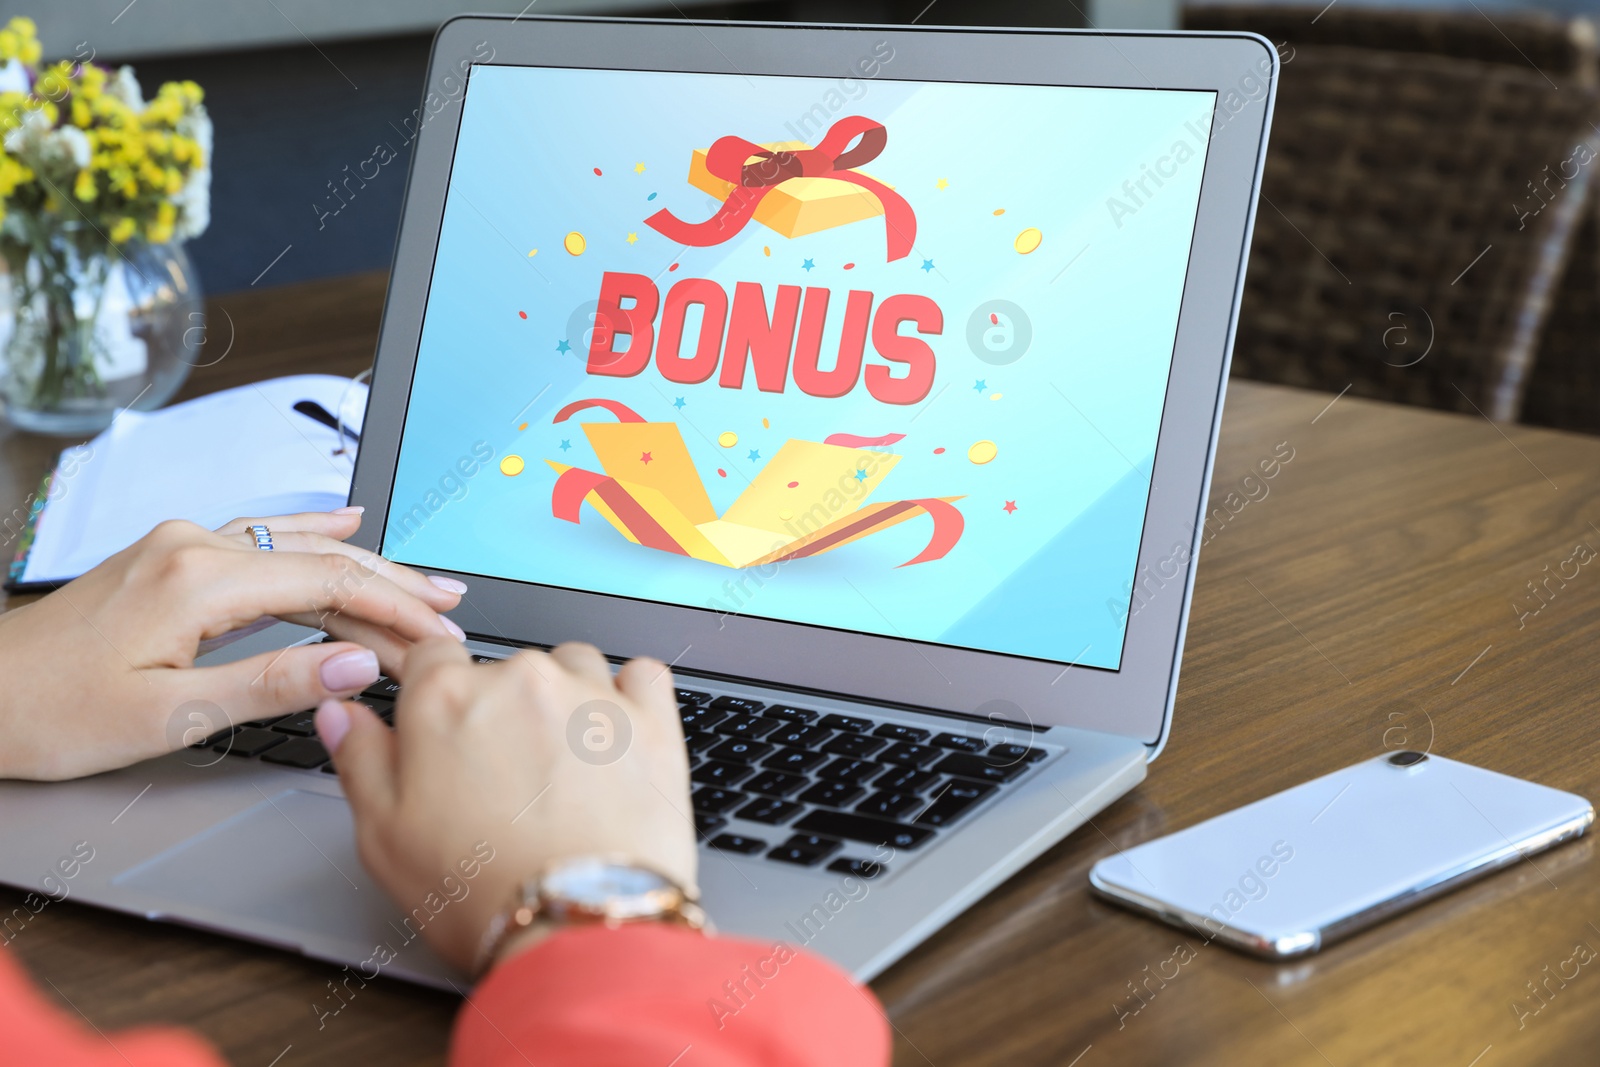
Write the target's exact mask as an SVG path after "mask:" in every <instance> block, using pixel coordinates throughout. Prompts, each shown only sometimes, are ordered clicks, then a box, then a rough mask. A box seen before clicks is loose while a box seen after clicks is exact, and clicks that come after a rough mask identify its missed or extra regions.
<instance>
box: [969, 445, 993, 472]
mask: <svg viewBox="0 0 1600 1067" xmlns="http://www.w3.org/2000/svg"><path fill="white" fill-rule="evenodd" d="M999 452H1000V450H999V449H998V448H996V447H995V446H994V442H993V441H979V442H978V443H977V444H975V445H973V446H972V447H971V448H969V449H967V458H968V459H970V460H972V462H974V463H976V464H978V465H979V466H980V467H981V466H983V464H985V463H988V462H989V461H990V460H992V459H994V457H995V456H996V455H998V454H999Z"/></svg>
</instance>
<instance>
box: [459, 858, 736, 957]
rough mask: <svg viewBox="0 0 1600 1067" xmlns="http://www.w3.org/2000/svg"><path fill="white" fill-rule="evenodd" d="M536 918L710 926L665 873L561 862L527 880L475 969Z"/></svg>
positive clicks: (486, 940)
mask: <svg viewBox="0 0 1600 1067" xmlns="http://www.w3.org/2000/svg"><path fill="white" fill-rule="evenodd" d="M535 922H547V923H555V924H588V923H601V924H603V925H605V926H609V927H613V928H614V927H618V926H622V925H624V924H626V923H636V922H667V923H674V924H676V925H679V926H686V927H688V928H689V929H691V930H704V929H705V928H706V925H707V922H706V913H705V910H704V909H703V908H701V907H700V904H699V901H698V900H697V899H696V898H695V897H694V896H693V895H692V894H690V893H689V891H688V890H686V889H684V888H683V887H682V886H680V885H678V884H677V883H676V882H674V881H672V880H671V879H670V878H668V877H667V876H666V875H664V874H661V873H659V872H658V871H653V870H651V869H650V868H648V867H641V866H639V865H638V864H635V863H630V862H629V861H627V860H626V859H623V858H620V857H614V856H583V857H577V858H572V859H565V860H560V861H558V862H556V863H553V864H551V865H550V866H549V867H547V868H545V870H544V872H543V873H542V874H540V875H539V876H538V877H537V878H534V879H532V880H530V881H527V882H524V883H523V884H522V886H521V887H520V889H519V890H518V892H517V896H516V900H515V901H514V902H513V903H512V904H511V905H510V906H509V907H508V908H506V910H504V911H502V912H501V913H500V914H498V915H496V916H495V917H494V918H493V919H492V920H490V922H489V928H488V929H487V930H485V931H484V932H483V940H482V941H481V942H480V943H479V946H478V954H477V957H476V958H475V960H474V963H473V973H474V974H478V975H481V974H482V973H483V972H484V970H486V969H487V968H488V966H489V964H491V963H493V962H494V958H495V956H496V955H498V954H499V952H500V949H501V948H502V947H503V946H504V945H505V943H506V941H507V940H509V939H510V938H511V937H512V936H513V935H515V934H517V933H519V932H521V931H523V930H526V929H527V928H528V927H530V926H532V925H533V924H534V923H535Z"/></svg>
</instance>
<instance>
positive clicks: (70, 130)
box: [55, 126, 93, 170]
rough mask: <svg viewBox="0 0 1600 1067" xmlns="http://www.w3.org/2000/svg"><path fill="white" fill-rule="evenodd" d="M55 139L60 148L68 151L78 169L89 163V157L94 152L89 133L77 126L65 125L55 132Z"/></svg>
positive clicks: (69, 157) (75, 167)
mask: <svg viewBox="0 0 1600 1067" xmlns="http://www.w3.org/2000/svg"><path fill="white" fill-rule="evenodd" d="M55 140H56V142H57V143H58V147H59V150H60V151H62V152H64V153H66V156H67V158H68V159H70V160H71V161H72V166H73V168H74V169H76V170H82V169H83V168H85V167H87V166H88V165H89V157H90V156H91V155H92V154H93V153H92V152H91V151H90V149H89V135H88V134H86V133H84V132H83V131H82V130H80V129H78V127H76V126H63V127H61V128H60V129H59V130H57V131H56V132H55Z"/></svg>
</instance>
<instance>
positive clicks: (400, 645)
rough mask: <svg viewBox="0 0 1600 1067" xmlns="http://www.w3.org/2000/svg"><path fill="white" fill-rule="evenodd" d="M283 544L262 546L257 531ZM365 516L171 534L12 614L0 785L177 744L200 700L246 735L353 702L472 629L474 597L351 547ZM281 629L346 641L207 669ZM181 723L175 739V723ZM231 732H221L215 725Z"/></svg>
mask: <svg viewBox="0 0 1600 1067" xmlns="http://www.w3.org/2000/svg"><path fill="white" fill-rule="evenodd" d="M258 522H259V523H262V524H264V525H266V526H267V527H268V528H269V529H270V530H271V532H272V538H273V542H274V550H273V551H271V552H265V551H262V550H260V549H258V548H257V547H256V545H255V540H254V538H253V537H252V536H251V535H250V533H249V527H250V526H251V525H252V524H253V523H258ZM360 525H361V512H360V509H358V508H348V509H346V508H341V509H340V510H339V511H336V512H330V513H327V514H321V513H312V514H303V515H288V516H282V517H279V518H271V519H236V520H234V521H233V522H231V523H229V524H228V525H226V526H224V527H222V528H221V529H220V530H217V531H215V532H212V531H209V530H204V529H202V528H200V527H198V526H195V525H193V524H192V523H186V522H167V523H162V524H161V525H160V526H157V527H156V528H155V529H154V530H152V531H151V532H150V533H149V534H147V535H145V536H144V537H143V538H141V539H140V540H138V541H137V542H135V543H134V544H133V545H131V546H130V547H128V548H127V549H124V550H123V551H122V552H119V553H117V554H116V555H115V556H112V557H111V558H110V559H108V560H106V561H105V562H104V563H102V564H100V566H98V567H96V568H94V569H93V570H91V571H90V572H89V573H87V574H85V575H84V576H83V577H81V578H78V579H76V580H75V581H73V582H72V583H70V584H69V585H67V586H65V587H63V588H61V589H58V590H57V591H55V592H54V593H51V594H50V595H49V596H47V597H45V598H43V599H42V600H40V601H39V602H37V603H35V604H29V605H28V606H26V607H23V608H18V609H16V610H13V611H9V612H7V613H5V614H4V615H0V679H4V680H5V686H6V688H5V692H4V693H3V694H0V777H6V778H37V779H59V778H72V777H77V776H79V775H85V774H93V773H95V772H97V771H104V770H110V769H112V768H114V767H121V766H125V765H127V764H130V763H135V762H137V761H139V760H142V759H147V758H149V757H151V756H158V755H161V754H162V753H165V752H168V751H171V750H172V749H174V748H177V747H181V745H182V744H183V743H184V742H185V741H186V740H187V741H191V742H192V741H193V740H195V738H194V737H193V736H189V737H187V738H185V737H184V736H183V731H182V727H183V726H185V725H187V716H186V715H184V714H183V712H182V711H180V709H183V708H184V707H185V705H188V704H191V703H193V702H196V701H204V702H206V703H208V704H210V705H214V706H215V707H216V708H218V709H220V710H221V711H222V712H223V713H224V714H225V715H226V716H227V719H228V720H229V721H231V722H233V723H235V724H237V723H241V722H248V721H249V720H251V719H259V718H266V717H268V716H271V715H281V714H284V713H286V712H291V711H298V710H302V709H305V708H312V707H315V706H316V705H317V704H318V703H319V702H320V701H322V700H324V699H326V698H327V697H329V696H349V695H352V694H354V693H357V692H359V691H360V690H362V689H363V688H365V687H366V686H368V685H370V684H372V683H373V682H374V681H376V680H377V678H378V676H379V672H380V667H381V668H384V669H389V670H395V671H397V670H398V668H399V666H400V663H401V662H402V660H403V658H404V656H405V653H406V650H407V649H408V648H409V647H410V646H411V644H412V643H413V642H415V641H419V640H422V639H424V638H430V637H437V636H440V635H449V636H451V637H455V638H457V639H459V638H460V637H461V636H462V635H461V631H460V629H459V628H458V627H457V626H456V625H455V624H454V623H452V622H450V621H449V620H448V619H446V618H444V617H443V616H442V615H440V614H438V613H439V612H441V611H446V610H449V609H450V608H453V607H455V606H456V605H457V604H458V603H460V600H461V593H462V592H464V591H465V587H463V586H462V585H461V584H460V583H459V582H455V581H453V580H451V579H448V578H435V579H430V578H428V577H426V576H424V575H422V574H420V573H418V572H416V571H413V570H411V569H409V568H407V567H403V566H400V565H399V564H396V563H390V562H389V561H388V560H385V559H383V558H382V557H380V556H377V555H376V554H374V553H371V552H367V551H365V550H363V549H359V548H354V547H352V546H350V545H346V544H344V543H343V539H344V538H346V537H349V536H350V535H351V534H353V533H355V532H356V529H357V527H359V526H360ZM264 616H276V617H277V618H280V619H287V620H289V621H291V622H298V623H302V624H304V625H306V626H314V627H319V628H321V629H324V630H326V631H328V633H329V634H331V635H332V636H334V637H335V638H338V639H339V640H336V641H331V642H327V643H323V644H316V645H306V646H302V647H299V648H291V649H285V650H281V651H277V652H269V653H264V654H262V655H259V656H255V657H252V658H250V659H245V660H240V661H238V662H236V663H230V664H226V665H224V666H219V667H203V668H195V667H194V666H193V664H194V659H195V655H196V650H197V649H198V648H199V647H200V644H201V642H203V641H206V640H209V639H211V638H216V637H220V636H222V635H223V634H226V633H228V632H230V631H233V630H237V629H240V628H241V627H245V626H248V625H250V624H251V623H254V622H256V621H257V620H259V619H261V618H262V617H264ZM174 723H176V724H178V728H177V729H173V728H172V727H171V724H174ZM224 725H226V724H225V723H223V722H217V723H215V726H216V727H217V728H219V729H220V728H221V727H222V726H224Z"/></svg>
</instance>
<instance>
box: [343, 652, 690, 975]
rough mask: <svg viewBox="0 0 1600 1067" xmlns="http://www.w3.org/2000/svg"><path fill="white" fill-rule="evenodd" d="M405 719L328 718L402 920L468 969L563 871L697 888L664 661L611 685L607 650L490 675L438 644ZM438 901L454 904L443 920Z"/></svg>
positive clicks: (398, 714) (420, 666)
mask: <svg viewBox="0 0 1600 1067" xmlns="http://www.w3.org/2000/svg"><path fill="white" fill-rule="evenodd" d="M394 720H395V728H394V729H393V730H392V731H391V730H390V729H389V728H388V727H387V726H385V725H384V724H383V722H382V721H381V720H380V719H378V717H377V716H376V715H374V714H373V713H372V711H371V710H370V709H368V708H366V707H364V706H363V705H360V704H355V703H340V702H338V701H332V700H330V701H327V702H325V703H324V704H323V705H322V706H321V707H320V708H319V709H318V710H317V729H318V732H319V734H320V735H321V737H322V740H323V743H324V744H325V745H327V747H328V749H329V751H330V752H332V753H334V762H335V763H336V764H337V766H338V769H339V778H340V781H341V782H342V783H343V785H344V791H345V795H346V797H348V798H349V801H350V806H351V808H352V810H353V811H354V813H355V822H356V841H357V845H358V847H359V849H360V853H361V860H362V862H363V863H364V864H365V865H366V867H367V869H368V870H369V871H371V872H372V875H373V877H375V878H376V879H377V880H378V882H379V883H380V884H381V885H382V886H383V888H384V889H385V890H386V891H387V892H388V894H389V895H390V896H391V897H392V898H393V899H394V901H395V903H397V904H398V905H399V906H400V908H401V910H402V911H403V912H405V913H407V914H411V913H413V910H414V909H417V908H425V909H426V911H425V912H424V914H431V915H432V918H431V919H430V920H429V921H428V922H427V923H426V925H424V926H423V929H422V934H423V937H424V938H425V939H426V940H427V941H428V943H429V944H430V945H431V946H432V947H433V948H434V950H435V951H436V952H438V954H439V955H440V956H441V957H443V958H444V959H446V960H448V961H449V962H450V963H452V964H454V965H455V966H457V967H459V968H460V969H462V970H463V971H466V970H469V969H470V967H471V966H472V964H473V962H474V959H475V957H476V955H477V952H478V949H479V947H480V944H481V941H482V939H483V935H484V931H485V930H486V929H487V928H488V926H489V923H490V921H491V920H492V919H493V918H494V916H495V915H496V914H498V913H499V912H501V911H503V910H505V909H506V908H507V907H508V906H509V905H510V904H511V903H512V902H513V900H514V898H515V895H516V894H517V892H518V891H519V890H520V888H521V886H522V885H523V883H525V882H527V881H529V880H531V879H533V878H536V877H537V876H538V875H539V874H540V873H541V872H542V871H543V870H544V869H545V868H547V867H548V866H550V865H551V864H552V863H554V862H556V861H558V860H562V859H568V858H575V857H581V856H600V855H604V856H611V857H620V858H621V860H622V862H625V863H629V864H633V865H637V866H641V867H648V868H650V869H652V870H655V871H657V872H658V873H660V874H663V875H665V876H667V877H668V878H670V879H672V880H673V881H674V882H676V883H677V884H678V885H680V886H682V887H683V888H685V889H688V890H691V891H694V890H695V889H696V873H697V856H696V850H695V833H694V822H693V816H692V814H691V809H690V804H689V768H688V756H687V753H686V751H685V749H684V743H683V731H682V724H681V722H680V720H679V717H678V711H677V700H676V698H675V696H674V693H673V683H672V674H671V671H670V670H668V668H667V667H666V665H665V664H662V663H660V662H658V661H656V660H649V659H636V660H632V661H630V662H629V663H627V664H625V665H624V666H623V667H622V669H621V670H620V671H618V672H617V673H616V675H615V676H614V677H613V675H612V673H611V668H610V665H609V664H608V663H607V662H606V660H605V659H604V657H602V656H601V655H600V653H599V651H598V650H596V649H595V648H594V647H592V646H590V645H580V644H567V645H562V646H560V647H559V648H557V649H555V650H554V651H553V652H550V653H544V652H535V651H526V652H519V653H517V654H516V655H514V656H512V657H510V658H509V659H507V660H506V661H504V662H502V663H497V664H492V665H478V664H474V663H473V662H472V660H471V657H470V656H469V655H468V654H467V651H466V650H465V649H464V648H463V647H462V646H461V645H460V644H459V643H457V642H455V641H450V640H430V641H425V642H421V643H419V644H417V645H415V646H413V647H412V649H411V650H410V652H409V653H408V654H407V657H406V662H405V686H404V688H403V689H402V691H401V694H400V700H399V704H398V706H397V708H396V710H395V715H394ZM486 857H489V858H487V859H486ZM469 871H471V872H473V873H472V876H471V877H470V878H469V877H468V875H467V872H469ZM446 879H449V880H448V881H446ZM430 898H431V902H432V904H433V905H434V906H435V907H437V906H439V903H440V902H442V901H446V900H447V901H448V903H446V904H443V906H442V907H439V910H438V911H437V912H436V913H434V908H433V907H430V906H429V902H430ZM527 943H531V941H530V939H524V940H523V941H521V942H519V944H521V945H525V944H527ZM501 958H502V959H504V958H505V954H502V956H501Z"/></svg>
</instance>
